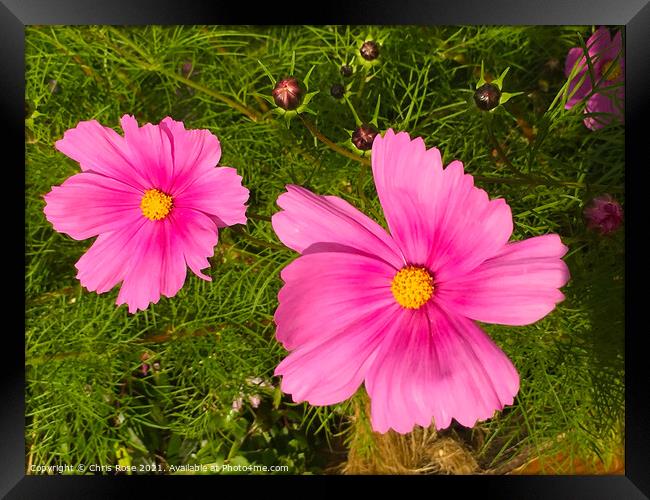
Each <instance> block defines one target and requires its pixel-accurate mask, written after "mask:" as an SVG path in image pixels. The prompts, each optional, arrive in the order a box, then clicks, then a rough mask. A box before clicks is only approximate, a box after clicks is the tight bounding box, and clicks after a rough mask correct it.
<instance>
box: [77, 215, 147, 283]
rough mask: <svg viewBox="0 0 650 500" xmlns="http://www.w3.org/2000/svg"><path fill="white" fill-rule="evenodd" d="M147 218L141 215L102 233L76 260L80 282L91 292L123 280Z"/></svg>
mask: <svg viewBox="0 0 650 500" xmlns="http://www.w3.org/2000/svg"><path fill="white" fill-rule="evenodd" d="M147 222H148V219H146V218H145V217H140V218H139V219H138V220H136V221H135V222H134V223H132V224H125V225H123V226H122V227H121V228H120V229H118V230H116V231H112V232H108V233H102V234H100V235H99V236H98V237H97V239H96V240H95V242H94V243H93V244H92V246H91V247H90V248H89V249H88V251H87V252H86V253H85V254H83V255H82V256H81V258H80V259H79V261H78V262H77V263H76V264H75V267H76V268H77V270H78V272H77V279H78V280H79V281H80V282H81V285H82V286H84V287H86V288H87V289H88V290H89V291H91V292H93V291H95V292H97V293H104V292H107V291H109V290H110V289H111V288H113V287H114V286H115V285H117V284H118V283H119V282H120V281H122V280H123V279H124V275H125V271H126V268H127V265H128V263H129V261H130V259H131V257H132V256H133V251H134V249H135V248H136V246H137V242H138V233H139V232H140V230H141V229H142V228H143V227H144V225H145V224H146V223H147Z"/></svg>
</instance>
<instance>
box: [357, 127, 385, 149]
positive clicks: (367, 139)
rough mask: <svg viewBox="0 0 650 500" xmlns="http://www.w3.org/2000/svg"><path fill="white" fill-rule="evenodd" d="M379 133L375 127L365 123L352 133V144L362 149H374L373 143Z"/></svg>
mask: <svg viewBox="0 0 650 500" xmlns="http://www.w3.org/2000/svg"><path fill="white" fill-rule="evenodd" d="M378 133H379V131H378V130H377V129H376V128H375V127H373V126H372V125H369V124H367V123H364V124H363V125H361V126H360V127H359V128H357V129H356V130H355V131H354V132H353V133H352V144H354V145H355V146H356V148H357V149H360V150H361V151H368V150H370V149H372V143H373V141H374V140H375V137H377V134H378Z"/></svg>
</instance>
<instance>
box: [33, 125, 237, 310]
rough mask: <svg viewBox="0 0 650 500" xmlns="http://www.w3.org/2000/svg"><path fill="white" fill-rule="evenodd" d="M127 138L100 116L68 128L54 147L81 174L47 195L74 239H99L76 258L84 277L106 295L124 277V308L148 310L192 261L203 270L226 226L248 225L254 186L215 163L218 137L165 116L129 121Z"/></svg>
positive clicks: (53, 218)
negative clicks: (140, 123) (250, 188)
mask: <svg viewBox="0 0 650 500" xmlns="http://www.w3.org/2000/svg"><path fill="white" fill-rule="evenodd" d="M121 125H122V129H123V130H124V136H121V135H119V134H118V133H117V132H115V131H114V130H113V129H111V128H108V127H104V126H102V125H101V124H100V123H99V122H98V121H96V120H90V121H82V122H80V123H79V124H78V125H77V126H76V127H75V128H73V129H70V130H68V131H66V132H65V134H64V135H63V139H61V140H59V141H57V142H56V144H55V147H56V149H58V150H59V151H61V152H62V153H63V154H65V155H66V156H68V157H70V158H72V159H73V160H75V161H77V162H79V165H80V167H81V173H78V174H76V175H73V176H72V177H70V178H68V179H67V180H66V181H65V182H64V183H63V184H62V185H61V186H54V187H53V188H52V191H50V192H49V193H48V194H46V195H45V202H46V206H45V209H44V211H45V216H46V217H47V220H48V221H50V222H51V223H52V225H53V226H54V229H55V230H56V231H59V232H61V233H65V234H67V235H69V236H70V237H72V238H74V239H75V240H85V239H87V238H92V237H94V236H97V239H96V240H95V242H94V243H93V245H92V246H91V247H90V248H89V249H88V251H87V252H86V253H85V254H84V255H82V257H81V258H80V259H79V261H78V262H77V264H76V268H77V270H78V273H77V278H78V279H79V281H80V282H81V284H82V285H83V286H84V287H86V288H87V289H88V290H90V291H96V292H97V293H104V292H107V291H109V290H111V289H112V288H113V287H115V286H116V285H118V284H120V283H121V287H120V293H119V295H118V296H117V304H118V305H120V304H128V306H129V312H130V313H135V312H136V311H137V310H138V309H142V310H144V309H146V308H147V307H148V306H149V304H150V303H152V302H153V303H154V304H155V303H157V302H158V300H159V299H160V296H161V295H164V296H166V297H173V296H174V295H176V293H177V292H178V291H179V290H180V289H181V287H182V286H183V284H184V282H185V276H186V273H187V267H189V268H190V269H191V270H192V271H193V272H194V273H195V274H196V275H197V276H199V277H200V278H203V279H205V280H207V281H211V278H210V277H209V276H206V275H205V274H203V273H202V272H201V269H204V268H206V267H208V266H209V265H210V263H209V262H208V257H211V256H212V255H214V247H215V245H216V244H217V238H218V229H219V228H222V227H225V226H230V225H233V224H244V223H246V205H244V203H245V202H246V200H247V199H248V189H246V188H245V187H243V186H242V184H241V176H240V175H238V174H237V171H236V170H235V169H234V168H230V167H216V165H217V164H218V163H219V159H220V157H221V145H220V144H219V140H218V139H217V138H216V137H215V136H214V135H213V134H212V133H211V132H210V131H209V130H186V129H185V126H184V125H183V123H182V122H177V121H174V120H172V119H171V118H169V117H167V118H165V119H164V120H163V121H161V122H160V124H159V125H152V124H151V123H147V124H145V125H143V126H142V127H140V126H138V123H137V121H136V120H135V118H134V117H133V116H130V115H124V116H123V117H122V120H121Z"/></svg>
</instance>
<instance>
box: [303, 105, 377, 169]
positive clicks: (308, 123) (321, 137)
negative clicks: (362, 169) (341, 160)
mask: <svg viewBox="0 0 650 500" xmlns="http://www.w3.org/2000/svg"><path fill="white" fill-rule="evenodd" d="M298 117H299V118H300V121H302V123H303V125H304V126H305V127H307V130H309V131H310V132H311V134H312V135H313V136H314V137H316V139H318V140H319V141H321V142H322V143H323V144H325V145H326V146H327V147H328V148H330V149H331V150H332V151H335V152H337V153H339V154H340V155H343V156H345V157H346V158H350V159H351V160H354V161H358V162H359V163H361V164H363V165H370V160H369V159H368V158H362V157H361V156H357V155H355V154H354V153H353V152H352V151H348V150H347V149H345V148H343V147H341V146H339V145H338V144H336V143H334V142H332V141H331V140H330V139H328V138H327V137H325V136H324V135H323V134H322V133H321V132H320V131H319V130H318V129H317V128H316V125H314V124H313V123H311V121H309V120H308V119H307V118H305V117H303V116H302V115H298Z"/></svg>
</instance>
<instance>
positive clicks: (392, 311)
mask: <svg viewBox="0 0 650 500" xmlns="http://www.w3.org/2000/svg"><path fill="white" fill-rule="evenodd" d="M399 314H400V311H399V306H397V305H396V304H393V305H392V306H390V307H388V308H382V309H381V310H379V311H375V312H373V313H370V314H368V313H365V314H363V315H359V316H357V319H356V320H354V321H353V322H351V323H349V324H348V325H347V326H346V327H345V328H344V329H343V330H341V331H340V332H339V333H337V334H335V335H328V336H325V337H324V338H314V339H313V340H312V341H311V342H308V343H306V344H303V345H301V346H300V347H298V348H297V349H296V350H295V351H293V352H292V353H291V354H289V356H287V357H286V358H285V359H284V360H283V361H282V362H281V363H280V364H279V365H278V367H277V368H276V370H275V375H276V376H279V375H282V383H281V386H280V387H281V389H282V391H283V392H285V393H288V394H291V395H292V399H293V401H295V402H301V401H308V402H309V403H310V404H312V405H318V406H320V405H330V404H335V403H339V402H341V401H344V400H346V399H348V398H349V397H350V396H352V395H353V394H354V393H355V391H356V390H357V389H358V388H359V386H360V385H361V382H362V381H363V379H364V377H365V376H366V373H367V370H368V367H369V366H370V365H371V363H372V361H373V359H374V356H375V354H376V352H377V349H378V347H379V345H380V343H381V341H382V339H383V336H384V332H385V330H386V329H387V328H390V325H391V324H392V323H393V322H394V320H395V318H396V317H397V316H399Z"/></svg>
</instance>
